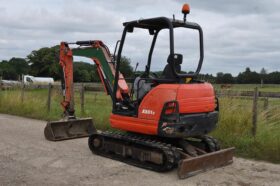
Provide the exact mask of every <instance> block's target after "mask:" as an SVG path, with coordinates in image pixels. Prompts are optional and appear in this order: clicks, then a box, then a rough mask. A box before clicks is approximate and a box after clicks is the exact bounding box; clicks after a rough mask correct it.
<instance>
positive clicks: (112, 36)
mask: <svg viewBox="0 0 280 186" xmlns="http://www.w3.org/2000/svg"><path fill="white" fill-rule="evenodd" d="M23 2H24V3H23ZM184 2H185V1H181V0H174V1H169V0H155V1H150V0H138V1H129V0H119V1H114V0H108V1H102V0H94V1H93V0H72V1H67V0H26V1H21V0H13V1H8V0H1V3H0V60H4V59H9V58H11V57H26V56H27V55H28V54H29V53H30V52H31V51H32V50H36V49H39V48H40V47H45V46H53V45H56V44H59V42H60V41H62V40H64V41H77V40H87V39H89V40H94V39H100V40H103V41H104V42H105V43H106V44H107V45H108V46H109V48H110V49H111V51H113V49H114V46H115V42H116V41H117V40H118V39H120V37H121V32H122V29H123V27H122V22H124V21H130V20H135V19H139V18H149V17H157V16H166V17H172V14H175V16H176V18H177V19H181V18H182V15H181V13H180V12H181V11H180V9H181V5H182V4H183V3H184ZM189 3H190V6H191V14H190V15H188V20H190V21H194V22H198V23H199V24H200V25H201V26H202V28H203V30H204V40H205V61H204V66H203V68H202V72H203V73H216V72H219V71H222V72H230V73H233V74H237V73H238V72H240V71H243V70H244V69H245V67H251V69H253V70H257V71H259V70H260V69H261V68H262V67H265V68H266V69H268V70H269V71H275V70H278V71H279V70H280V67H279V59H280V50H279V49H280V23H279V19H280V13H278V11H279V8H280V2H279V1H277V0H267V1H261V0H256V1H254V2H252V1H248V0H247V1H246V0H245V1H244V0H236V1H231V2H228V1H222V0H214V1H206V0H202V1H197V0H189ZM145 34H146V33H145ZM148 38H150V36H148V35H146V36H145V35H144V34H143V33H142V34H139V35H135V37H134V38H131V39H130V40H127V41H128V42H127V43H126V44H127V45H126V46H125V47H126V49H127V50H126V52H127V55H129V57H130V58H131V59H133V60H134V61H133V62H134V63H136V62H141V63H142V64H143V65H141V67H142V68H144V63H146V60H147V56H148V53H147V51H148V48H149V47H150V43H148V41H149V42H150V39H148ZM158 44H159V45H158V48H159V49H158V55H157V56H154V58H153V59H154V63H153V67H154V69H157V70H160V69H161V68H163V67H164V65H165V63H166V57H165V56H164V55H161V52H162V53H164V51H163V50H164V49H165V50H166V46H165V45H166V44H164V43H162V42H159V43H158ZM178 45H180V46H188V45H186V44H185V43H183V42H180V43H179V44H178ZM160 49H162V50H160ZM187 50H188V52H191V51H193V49H187ZM130 55H131V56H130ZM184 59H188V60H191V59H194V56H191V54H190V53H188V55H187V56H185V55H184ZM188 65H189V64H188V63H186V64H184V65H183V67H184V69H188V68H189V66H188ZM193 66H194V65H192V67H193Z"/></svg>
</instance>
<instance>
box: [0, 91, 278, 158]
mask: <svg viewBox="0 0 280 186" xmlns="http://www.w3.org/2000/svg"><path fill="white" fill-rule="evenodd" d="M237 89H238V90H244V89H243V88H242V87H240V88H239V87H238V88H237ZM270 89H271V87H270ZM276 89H278V87H276ZM275 92H277V91H275ZM279 92H280V91H279ZM61 99H62V96H61V95H60V93H59V92H58V91H56V90H53V92H52V103H51V112H50V113H48V112H47V106H46V105H47V91H46V90H27V91H25V93H24V100H23V102H21V93H20V91H19V90H7V91H0V113H7V114H14V115H19V116H25V117H30V118H36V119H43V120H58V119H60V118H61V114H62V109H61V107H60V101H61ZM75 104H76V115H77V116H78V117H92V118H93V120H94V123H95V125H96V127H97V128H98V129H101V130H107V129H109V128H110V126H109V115H110V112H111V109H112V108H111V100H110V97H109V96H106V95H105V94H104V93H101V92H86V94H85V112H84V113H81V109H80V98H79V93H78V92H77V93H76V96H75ZM251 129H252V99H236V98H230V97H224V98H220V120H219V124H218V127H217V129H216V130H215V131H214V132H212V134H211V135H213V136H214V137H216V138H218V139H219V140H220V142H221V143H222V146H223V147H231V146H234V147H236V155H237V156H241V157H246V158H252V159H259V160H265V161H270V162H274V163H280V99H269V107H268V109H267V110H264V106H263V101H262V100H261V99H260V100H259V102H258V126H257V135H256V136H255V137H253V136H252V134H251ZM42 135H43V134H42Z"/></svg>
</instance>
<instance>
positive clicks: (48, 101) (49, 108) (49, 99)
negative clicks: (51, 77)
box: [47, 83, 52, 113]
mask: <svg viewBox="0 0 280 186" xmlns="http://www.w3.org/2000/svg"><path fill="white" fill-rule="evenodd" d="M51 95H52V84H51V83H49V86H48V100H47V108H48V113H50V111H51Z"/></svg>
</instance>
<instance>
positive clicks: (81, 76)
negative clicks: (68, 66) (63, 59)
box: [73, 62, 100, 82]
mask: <svg viewBox="0 0 280 186" xmlns="http://www.w3.org/2000/svg"><path fill="white" fill-rule="evenodd" d="M73 68H74V82H98V81H100V80H99V77H98V74H97V70H96V65H95V64H94V65H92V64H89V63H84V62H74V64H73Z"/></svg>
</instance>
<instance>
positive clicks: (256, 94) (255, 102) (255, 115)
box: [252, 87, 259, 137]
mask: <svg viewBox="0 0 280 186" xmlns="http://www.w3.org/2000/svg"><path fill="white" fill-rule="evenodd" d="M258 97H259V91H258V87H256V88H255V90H254V95H253V118H252V121H253V127H252V134H253V136H254V137H255V136H256V133H257V118H258Z"/></svg>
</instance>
